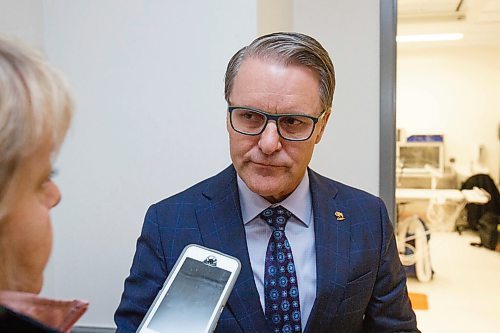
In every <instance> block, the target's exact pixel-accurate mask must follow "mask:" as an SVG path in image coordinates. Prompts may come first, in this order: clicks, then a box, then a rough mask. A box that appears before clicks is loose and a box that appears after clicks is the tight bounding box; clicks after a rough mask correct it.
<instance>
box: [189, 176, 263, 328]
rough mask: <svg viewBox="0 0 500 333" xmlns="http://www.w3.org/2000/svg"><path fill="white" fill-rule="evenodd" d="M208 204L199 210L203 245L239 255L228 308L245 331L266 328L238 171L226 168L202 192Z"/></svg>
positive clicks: (197, 216) (197, 213) (198, 217)
mask: <svg viewBox="0 0 500 333" xmlns="http://www.w3.org/2000/svg"><path fill="white" fill-rule="evenodd" d="M203 195H204V196H205V198H206V199H208V200H206V204H204V205H203V206H201V207H200V208H198V209H197V210H196V218H197V220H198V226H199V229H200V232H201V237H202V240H203V244H204V245H205V246H207V247H209V248H212V249H216V250H219V251H221V252H223V253H226V254H229V255H231V256H234V257H236V258H238V259H239V260H240V261H241V272H240V275H239V277H238V279H237V281H236V284H235V286H234V289H233V291H232V293H231V295H230V297H229V299H228V301H227V304H226V307H227V309H228V310H230V311H232V312H233V314H234V316H235V318H236V320H237V321H238V323H239V325H240V326H241V328H242V329H243V331H244V332H255V331H259V332H260V331H265V330H267V326H266V325H267V324H266V320H265V317H264V312H263V310H262V306H261V304H260V301H259V294H258V292H257V287H256V286H255V281H254V277H253V272H252V266H251V263H250V257H249V255H248V247H247V242H246V236H245V228H244V225H243V221H242V218H241V209H240V203H239V195H238V188H237V182H236V172H235V170H234V168H233V167H232V166H230V167H229V168H227V169H226V170H224V171H223V172H222V173H221V174H220V175H219V176H218V177H215V178H214V181H213V182H211V183H210V184H209V186H208V187H207V188H206V189H205V191H204V192H203Z"/></svg>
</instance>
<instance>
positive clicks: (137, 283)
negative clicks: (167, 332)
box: [115, 33, 418, 333]
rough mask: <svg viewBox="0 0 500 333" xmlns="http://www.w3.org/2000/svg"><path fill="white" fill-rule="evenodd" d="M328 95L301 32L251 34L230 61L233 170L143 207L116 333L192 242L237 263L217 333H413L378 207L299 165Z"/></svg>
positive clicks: (325, 73)
mask: <svg viewBox="0 0 500 333" xmlns="http://www.w3.org/2000/svg"><path fill="white" fill-rule="evenodd" d="M334 88H335V75H334V69H333V64H332V62H331V60H330V57H329V56H328V53H327V52H326V50H325V49H324V48H323V47H322V46H321V45H320V44H319V43H318V42H317V41H316V40H315V39H313V38H311V37H309V36H306V35H302V34H298V33H275V34H270V35H266V36H262V37H260V38H257V39H256V40H255V41H253V42H252V43H251V44H250V45H249V46H247V47H244V48H242V49H241V50H239V51H238V52H237V53H236V54H235V55H234V56H233V57H232V59H231V60H230V62H229V64H228V68H227V71H226V76H225V97H226V100H227V102H228V114H227V130H228V133H229V141H230V154H231V159H232V162H233V163H232V165H231V166H229V167H228V168H226V169H225V170H223V171H222V172H221V173H219V174H218V175H216V176H214V177H212V178H209V179H207V180H204V181H202V182H201V183H199V184H196V185H194V186H193V187H191V188H189V189H187V190H185V191H184V192H181V193H179V194H177V195H174V196H173V197H170V198H168V199H165V200H163V201H160V202H159V203H157V204H154V205H152V206H151V207H150V208H149V210H148V212H147V214H146V218H145V222H144V226H143V229H142V234H141V236H140V238H139V240H138V242H137V249H136V254H135V257H134V261H133V264H132V268H131V270H130V276H129V277H128V278H127V279H126V281H125V290H124V293H123V296H122V300H121V303H120V306H119V308H118V310H117V312H116V314H115V321H116V324H117V326H118V331H117V332H135V330H136V329H137V327H138V325H139V324H140V322H141V320H142V319H143V317H144V315H145V313H146V311H147V310H148V308H149V306H150V305H151V303H152V301H153V299H154V298H155V296H156V294H157V293H158V291H159V290H160V289H161V287H162V284H163V282H164V281H165V279H166V277H167V275H168V273H169V271H170V270H171V269H172V266H173V265H174V263H175V261H176V260H177V258H178V256H179V254H180V253H181V251H182V249H183V248H184V247H185V246H186V245H188V244H191V243H196V244H201V245H204V246H206V247H209V248H213V249H216V250H219V251H222V252H224V253H227V254H229V255H232V256H235V257H237V258H239V260H240V261H241V263H242V269H241V273H240V276H239V278H238V280H237V282H236V285H235V287H234V289H233V291H232V293H231V296H230V297H229V299H228V302H227V304H226V307H225V309H224V311H223V312H222V315H221V317H220V320H219V322H218V325H217V328H216V332H228V333H236V332H246V333H249V332H418V330H417V328H416V319H415V314H414V313H413V311H412V309H411V305H410V301H409V299H408V295H407V290H406V278H405V273H404V271H403V268H402V265H401V262H400V260H399V257H398V252H397V249H396V243H395V238H394V232H393V226H392V224H391V222H390V220H389V218H388V215H387V212H386V209H385V206H384V204H383V202H382V201H381V200H380V199H379V198H377V197H374V196H372V195H370V194H368V193H366V192H363V191H361V190H357V189H354V188H352V187H349V186H346V185H344V184H341V183H338V182H336V181H333V180H331V179H328V178H325V177H323V176H321V175H319V174H317V173H316V172H314V171H312V170H311V169H309V168H308V164H309V162H310V160H311V157H312V154H313V150H314V147H315V145H316V144H317V143H319V142H320V140H321V137H322V135H323V132H324V130H325V127H326V124H327V122H328V119H329V117H330V113H331V106H332V100H333V92H334ZM194 315H195V314H193V316H194Z"/></svg>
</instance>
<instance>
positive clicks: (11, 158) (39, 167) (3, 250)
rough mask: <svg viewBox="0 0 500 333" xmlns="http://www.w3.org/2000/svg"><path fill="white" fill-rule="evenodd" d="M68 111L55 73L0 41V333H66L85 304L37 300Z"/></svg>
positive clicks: (66, 95) (29, 54)
mask: <svg viewBox="0 0 500 333" xmlns="http://www.w3.org/2000/svg"><path fill="white" fill-rule="evenodd" d="M72 110H73V106H72V101H71V98H70V94H69V92H68V88H67V86H66V83H65V81H64V80H63V78H62V77H61V76H60V75H59V74H58V72H57V71H56V70H54V69H53V68H52V67H51V66H50V65H49V64H48V63H47V62H46V61H45V60H44V59H43V58H42V57H41V56H40V55H39V54H37V53H36V52H35V51H33V50H31V49H29V48H27V47H24V46H21V45H19V44H17V43H15V42H12V41H9V40H7V39H5V38H3V37H1V36H0V332H23V333H28V332H69V330H70V329H71V326H72V325H73V324H74V323H75V322H76V320H77V319H78V318H79V317H80V316H81V315H82V314H83V313H84V312H85V310H86V308H87V305H88V304H87V303H86V302H82V301H55V300H49V299H45V298H41V297H39V296H38V295H37V294H38V293H39V292H40V290H41V289H42V283H43V271H44V268H45V266H46V264H47V261H48V258H49V255H50V251H51V248H52V227H51V221H50V214H49V213H50V210H51V208H53V207H54V206H56V205H57V204H58V202H59V201H60V199H61V193H60V192H59V188H58V187H57V185H56V184H55V183H54V182H53V181H52V179H51V175H52V163H53V160H54V156H55V155H56V152H57V151H58V149H59V147H60V146H61V144H62V141H63V139H64V136H65V134H66V131H67V129H68V127H69V123H70V120H71V115H72Z"/></svg>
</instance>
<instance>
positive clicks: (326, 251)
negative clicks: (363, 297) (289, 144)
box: [305, 170, 350, 332]
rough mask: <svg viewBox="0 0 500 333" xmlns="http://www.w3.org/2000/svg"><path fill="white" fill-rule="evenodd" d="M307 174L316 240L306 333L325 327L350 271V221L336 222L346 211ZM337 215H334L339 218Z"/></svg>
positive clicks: (324, 184) (330, 191)
mask: <svg viewBox="0 0 500 333" xmlns="http://www.w3.org/2000/svg"><path fill="white" fill-rule="evenodd" d="M322 178H323V177H322V176H320V175H318V174H317V173H315V172H314V171H312V170H309V179H310V187H311V194H312V202H313V210H314V232H315V238H316V276H317V278H316V279H317V283H316V301H315V302H314V305H313V308H312V310H311V314H310V316H309V320H308V321H307V325H306V329H305V332H315V331H318V330H319V329H320V328H321V327H327V326H328V323H329V322H330V321H331V319H332V318H333V315H334V314H335V313H336V311H337V307H338V305H339V303H340V301H341V300H342V297H343V295H344V291H345V286H346V283H347V277H348V271H349V242H350V223H349V217H348V216H344V219H342V217H341V216H339V217H338V218H337V216H336V215H335V213H336V212H338V213H343V212H345V211H346V209H345V208H346V207H345V206H344V205H343V203H342V201H340V200H338V199H336V195H337V189H336V188H335V187H334V186H333V185H331V183H329V182H327V181H326V180H324V179H322ZM338 213H337V214H338Z"/></svg>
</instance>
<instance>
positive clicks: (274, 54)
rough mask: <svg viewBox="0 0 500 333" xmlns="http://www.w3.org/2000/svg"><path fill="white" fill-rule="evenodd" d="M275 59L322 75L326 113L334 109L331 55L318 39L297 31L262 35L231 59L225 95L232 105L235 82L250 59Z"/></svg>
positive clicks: (321, 90) (320, 82)
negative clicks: (231, 98) (240, 70)
mask: <svg viewBox="0 0 500 333" xmlns="http://www.w3.org/2000/svg"><path fill="white" fill-rule="evenodd" d="M250 57H255V58H257V59H263V60H267V59H269V60H274V61H278V62H281V63H283V64H285V65H301V66H305V67H307V68H309V69H311V70H312V71H313V72H314V73H316V74H318V77H319V84H320V91H319V94H320V101H321V107H322V109H323V111H328V110H330V109H331V107H332V102H333V93H334V91H335V70H334V68H333V63H332V60H331V59H330V56H329V55H328V52H327V51H326V50H325V49H324V48H323V46H321V44H320V43H319V42H318V41H317V40H315V39H314V38H312V37H310V36H307V35H304V34H300V33H296V32H277V33H272V34H269V35H264V36H261V37H259V38H257V39H255V40H254V41H253V42H252V43H251V44H250V45H248V46H245V47H243V48H242V49H240V50H239V51H238V52H236V54H235V55H233V57H232V58H231V60H230V61H229V63H228V65H227V69H226V75H225V78H224V79H225V87H224V88H225V89H224V95H225V98H226V101H227V102H228V104H229V96H230V95H231V89H232V87H233V82H234V79H235V77H236V75H237V74H238V71H239V69H240V66H241V64H242V63H243V61H244V60H245V59H247V58H250Z"/></svg>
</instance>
